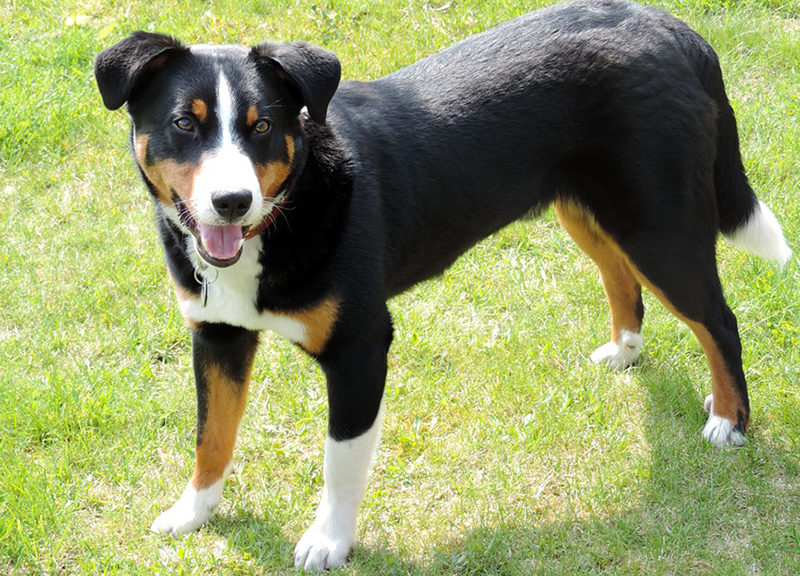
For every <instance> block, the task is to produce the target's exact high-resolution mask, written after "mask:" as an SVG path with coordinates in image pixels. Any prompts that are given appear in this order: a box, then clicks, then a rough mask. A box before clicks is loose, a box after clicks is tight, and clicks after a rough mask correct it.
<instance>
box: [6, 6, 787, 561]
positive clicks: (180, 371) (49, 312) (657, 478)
mask: <svg viewBox="0 0 800 576" xmlns="http://www.w3.org/2000/svg"><path fill="white" fill-rule="evenodd" d="M541 3H542V2H541V1H540V0H530V1H528V2H522V1H513V0H495V1H489V2H485V1H483V2H478V1H475V0H455V1H453V2H446V1H445V0H441V1H435V2H423V1H421V0H406V1H404V2H387V3H376V2H366V1H355V0H342V1H339V2H337V1H333V0H327V1H326V0H323V1H320V2H303V1H299V0H273V1H267V0H229V1H228V0H225V1H218V2H200V1H193V2H177V1H174V0H153V1H151V2H122V1H118V0H114V1H111V2H100V1H99V0H91V1H64V2H54V1H52V0H45V1H43V2H34V1H33V0H6V2H5V3H4V4H3V5H2V7H0V573H3V574H5V573H8V574H21V575H28V574H48V575H50V574H53V575H55V574H59V575H62V574H63V575H73V574H87V575H88V574H91V575H95V574H121V575H133V574H215V575H217V574H219V575H231V574H285V573H289V574H291V573H293V572H294V571H293V569H292V568H291V551H292V548H293V546H294V543H295V542H296V540H297V539H298V538H299V536H300V535H301V534H302V532H303V530H304V528H305V527H306V525H307V524H308V523H309V522H310V521H311V519H312V515H313V511H314V508H315V505H316V499H317V497H318V494H319V490H320V488H321V481H322V445H323V439H324V437H325V429H326V404H325V388H324V381H323V378H322V374H321V372H320V370H319V369H318V368H317V367H316V366H315V365H314V363H313V362H312V361H311V360H309V359H308V358H307V357H305V356H304V355H303V354H302V352H300V351H299V350H298V349H296V348H295V347H293V346H292V345H290V344H288V343H286V342H285V341H282V340H281V339H280V338H278V337H277V336H273V335H265V337H264V338H263V344H262V346H261V349H260V352H259V356H258V359H257V362H256V369H255V371H254V375H253V385H252V387H251V397H250V403H249V406H248V410H247V413H246V414H245V418H244V421H243V423H242V428H241V431H240V435H239V443H238V446H237V451H236V456H235V459H236V462H237V466H236V469H235V474H234V475H233V476H232V477H231V479H230V480H229V482H228V484H227V485H226V489H225V494H224V500H223V504H222V505H221V506H220V509H219V511H218V514H217V516H216V519H215V520H214V521H212V522H211V523H210V524H209V525H208V526H206V527H205V528H203V529H202V530H200V531H199V532H197V533H196V534H193V535H190V536H188V537H185V538H182V539H167V538H163V537H160V536H157V535H155V534H152V533H150V532H149V530H148V527H149V525H150V522H151V521H152V520H153V519H154V518H155V517H156V516H157V515H158V514H159V513H160V512H161V511H162V510H164V509H165V508H166V507H168V506H169V505H170V504H171V503H172V501H173V500H174V499H175V498H176V497H177V496H178V494H179V493H180V491H181V489H182V488H183V486H184V483H185V482H186V480H187V478H188V477H189V475H190V473H191V469H192V464H193V442H194V418H195V404H194V402H195V400H194V385H193V381H192V375H191V374H192V372H191V362H190V353H189V352H190V350H189V336H188V332H187V330H186V328H185V326H184V324H183V320H182V319H181V317H180V314H179V312H178V307H177V305H176V304H175V302H174V299H173V296H172V294H171V289H170V287H169V284H168V280H167V277H166V274H165V271H164V263H163V258H162V255H161V253H160V249H159V247H158V244H157V241H156V234H155V230H154V226H153V223H152V219H151V209H150V206H149V199H148V197H147V193H146V192H145V189H144V187H143V185H142V184H141V183H140V181H139V178H138V175H137V173H136V170H135V166H134V164H133V161H132V160H131V159H130V158H129V154H128V148H127V147H128V144H127V133H126V132H127V119H126V116H125V114H124V112H122V111H118V112H114V113H112V112H108V111H107V110H105V109H104V108H103V106H102V103H101V100H100V96H99V93H98V92H97V89H96V87H95V85H94V79H93V75H92V61H93V58H94V56H95V55H96V54H97V53H98V52H99V51H100V50H101V49H102V48H104V47H106V46H108V45H110V44H111V43H113V42H116V41H117V40H119V39H121V38H122V37H123V36H125V35H126V34H127V33H128V32H129V31H131V30H133V29H140V28H141V29H151V30H159V31H163V32H167V33H171V34H174V35H176V36H178V37H179V38H181V39H183V40H185V41H187V42H199V41H202V42H211V41H213V42H240V43H246V44H248V43H256V42H258V41H261V40H263V39H267V38H269V39H278V40H290V39H305V40H309V41H312V42H315V43H317V44H320V45H323V46H325V47H327V48H329V49H332V50H334V51H335V52H336V53H337V54H338V55H339V57H340V59H341V60H342V64H343V70H344V76H345V78H348V79H370V78H376V77H378V76H380V75H382V74H385V73H387V72H390V71H392V70H395V69H396V68H398V67H401V66H403V65H405V64H408V63H410V62H413V61H414V60H416V59H418V58H420V57H422V56H424V55H427V54H431V53H433V52H435V51H436V50H438V49H440V48H442V47H444V46H446V45H448V44H450V43H452V42H454V41H455V40H457V39H459V38H462V37H464V36H466V35H469V34H471V33H474V32H478V31H480V30H483V29H485V28H487V27H489V26H491V25H493V24H495V23H497V22H500V21H502V20H504V19H507V18H510V17H512V16H514V15H516V14H520V13H522V12H524V11H526V10H528V9H531V8H534V7H536V6H538V5H540V4H541ZM650 3H651V4H654V5H658V6H660V7H662V8H665V9H668V10H669V11H671V12H672V13H674V14H676V15H678V16H680V17H682V18H683V19H685V20H686V21H688V22H689V23H690V24H691V25H692V26H693V27H695V28H696V29H697V30H698V31H699V32H701V33H702V34H703V35H704V36H705V37H706V38H707V39H708V40H709V41H710V42H711V44H712V45H713V46H714V47H715V48H716V49H717V51H718V53H719V55H720V58H721V61H722V65H723V70H724V73H725V78H726V82H727V86H728V91H729V95H730V97H731V100H732V103H733V106H734V108H735V110H736V112H737V117H738V120H739V125H740V133H741V138H742V149H743V156H744V159H745V164H746V165H747V167H748V170H749V174H750V177H751V180H752V183H753V186H754V188H755V189H756V191H757V193H758V194H759V196H760V197H761V198H762V199H763V200H764V201H765V202H767V203H768V204H769V205H770V206H771V207H772V209H773V211H774V212H775V214H776V216H777V217H778V219H779V220H780V221H781V222H782V224H783V227H784V231H785V233H786V236H787V238H788V239H789V241H790V244H792V245H793V247H794V249H795V251H798V249H799V248H800V244H797V242H796V238H798V235H800V194H798V191H799V190H800V168H799V167H800V0H775V1H774V2H771V1H770V0H739V1H736V0H727V1H724V0H660V1H658V0H656V1H651V2H650ZM719 261H720V270H721V276H722V280H723V284H724V286H725V289H726V294H727V297H728V300H729V303H730V304H731V307H732V308H733V309H734V311H735V312H736V314H737V316H738V320H739V326H740V331H741V335H742V340H743V345H744V353H743V355H744V365H745V372H746V375H747V377H748V381H749V386H750V394H751V405H752V418H751V422H752V426H751V430H750V433H749V435H748V442H747V445H746V446H745V447H744V448H741V449H737V450H723V451H718V450H714V449H713V448H711V447H710V446H709V445H708V444H707V443H705V442H704V441H702V439H701V437H700V431H701V429H702V427H703V424H704V422H705V413H704V412H703V410H702V399H703V398H704V397H705V395H706V394H707V393H708V390H709V373H708V369H707V366H706V362H705V359H704V356H703V354H702V350H701V349H700V346H699V344H698V343H697V341H696V340H695V339H694V337H693V336H692V334H691V332H690V331H689V329H688V328H686V327H685V326H684V325H683V324H681V323H680V322H679V321H677V320H676V319H675V318H674V317H672V316H671V315H670V314H669V313H668V312H666V311H665V310H664V309H663V308H662V307H661V306H660V305H659V304H658V302H657V301H656V300H655V299H654V298H653V297H651V296H650V295H646V296H645V307H646V310H647V312H646V317H645V329H644V335H645V352H644V354H643V357H642V359H641V361H640V362H639V363H638V364H637V365H636V366H635V367H633V368H631V369H628V370H626V371H625V372H622V373H611V372H609V371H607V370H605V369H603V368H599V367H596V366H593V365H592V364H591V363H590V362H589V360H588V356H589V354H590V353H591V351H592V350H593V349H594V348H595V347H596V346H597V345H599V344H601V343H602V342H604V341H605V339H606V336H607V322H608V312H607V307H606V304H605V299H604V296H603V292H602V288H601V286H600V283H599V279H598V274H597V272H596V270H595V268H594V266H593V265H592V263H591V262H590V261H589V260H588V258H587V257H585V256H584V255H583V254H582V253H581V252H580V250H579V249H578V248H577V247H576V246H575V245H574V244H573V243H572V242H571V241H570V240H569V238H568V237H567V235H566V233H565V232H564V231H563V230H561V229H560V227H559V226H558V224H557V223H556V220H555V218H554V216H553V214H552V212H547V213H545V215H544V216H543V218H541V219H539V220H537V221H527V222H521V223H517V224H514V225H512V226H510V227H508V228H506V229H505V230H503V231H501V232H499V233H497V234H495V235H494V236H493V237H491V238H489V239H487V240H486V241H484V242H482V243H481V244H479V245H478V246H476V247H475V248H474V249H473V250H472V251H470V252H469V253H467V254H466V255H465V256H464V257H463V258H462V259H461V260H459V261H458V262H457V263H456V264H455V265H454V266H453V267H452V268H451V269H450V270H448V271H447V272H446V273H445V274H444V275H443V276H442V277H441V278H439V279H436V280H433V281H430V282H427V283H425V284H423V285H421V286H419V287H417V288H415V289H414V290H412V291H411V292H409V293H407V294H405V295H403V296H401V297H398V298H396V299H394V300H393V301H392V302H391V303H390V309H391V311H392V313H393V316H394V319H395V324H396V328H397V330H396V338H395V342H394V344H393V346H392V350H391V353H390V358H389V362H390V373H389V377H388V382H387V389H386V390H387V393H386V403H387V408H388V410H387V415H386V418H385V424H384V434H383V442H382V445H381V448H380V450H379V453H378V457H377V461H376V465H375V469H374V471H373V475H372V480H371V482H370V485H369V489H368V495H367V498H366V500H365V503H364V505H363V508H362V514H361V518H360V523H359V528H358V532H357V546H356V549H355V550H354V553H353V555H352V557H351V560H350V562H349V563H348V565H346V567H345V568H344V569H343V570H342V571H341V572H342V573H344V574H366V575H371V574H381V575H384V574H424V575H439V574H508V575H512V574H569V575H572V574H626V575H627V574H648V575H651V574H675V575H687V574H690V575H694V574H734V575H737V574H743V575H744V574H747V575H751V574H752V575H795V574H798V573H800V426H798V423H800V266H799V265H798V263H797V261H796V260H795V261H792V262H790V263H789V265H788V266H787V267H786V268H785V269H784V270H782V271H778V270H776V269H775V268H774V267H773V266H771V265H770V264H767V263H764V262H761V261H758V260H757V259H755V258H753V257H751V256H747V255H744V254H741V253H738V252H735V251H734V250H732V249H731V248H730V247H729V246H727V245H725V244H724V243H721V244H720V247H719Z"/></svg>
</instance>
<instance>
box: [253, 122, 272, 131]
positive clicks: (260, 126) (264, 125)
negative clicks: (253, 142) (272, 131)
mask: <svg viewBox="0 0 800 576" xmlns="http://www.w3.org/2000/svg"><path fill="white" fill-rule="evenodd" d="M269 128H270V125H269V120H267V119H266V118H261V119H260V120H259V121H258V122H256V123H255V126H253V130H255V132H256V134H266V133H267V132H269Z"/></svg>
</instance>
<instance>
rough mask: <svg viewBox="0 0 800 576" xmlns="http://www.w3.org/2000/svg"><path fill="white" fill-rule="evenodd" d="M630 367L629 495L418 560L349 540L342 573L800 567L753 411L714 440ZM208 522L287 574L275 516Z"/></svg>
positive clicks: (688, 397) (468, 540)
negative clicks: (641, 450) (640, 452)
mask: <svg viewBox="0 0 800 576" xmlns="http://www.w3.org/2000/svg"><path fill="white" fill-rule="evenodd" d="M645 362H646V360H645ZM633 370H634V378H633V380H632V382H631V385H634V386H641V387H643V389H644V390H645V393H646V394H645V397H646V408H645V414H643V415H642V422H643V427H644V434H645V438H646V441H647V443H648V444H649V448H650V451H649V458H650V462H649V466H645V467H644V468H645V469H644V470H642V471H640V474H639V478H637V479H636V482H637V486H636V488H635V490H634V492H635V494H636V498H634V499H632V501H631V502H629V503H627V504H625V505H623V506H621V507H620V509H619V510H616V511H614V512H612V513H608V512H607V511H606V512H601V513H598V514H597V515H596V517H594V516H593V515H591V514H590V515H589V516H588V517H587V516H586V515H585V514H584V515H578V514H572V515H571V516H570V517H568V518H565V519H564V520H563V521H543V522H541V523H537V524H535V525H527V526H526V525H519V524H515V523H513V522H512V523H509V522H504V521H502V520H497V521H495V520H494V519H487V522H486V525H484V526H482V527H480V528H477V529H475V530H473V531H471V532H469V533H467V534H465V535H462V536H459V537H456V538H454V539H453V540H451V541H448V542H438V543H437V542H421V543H420V546H423V547H424V548H425V550H424V552H423V556H424V558H423V559H422V560H414V561H411V560H408V559H406V558H404V557H403V556H402V555H400V554H398V553H395V552H393V551H389V550H387V549H384V548H374V547H369V546H364V545H358V544H357V545H356V547H355V550H354V551H353V553H352V554H351V557H350V559H349V562H348V564H347V567H346V568H345V570H344V573H348V574H370V575H371V574H381V575H385V574H509V575H511V574H600V573H639V572H641V571H643V572H646V573H650V572H657V573H669V574H705V573H718V572H719V573H740V572H741V573H746V572H747V570H746V569H745V568H746V567H747V566H752V565H753V564H754V563H755V564H757V565H759V567H760V568H761V569H762V570H764V573H800V572H798V570H795V569H794V568H796V567H797V566H798V565H800V530H798V529H797V518H796V517H794V514H796V511H797V506H796V505H794V504H793V505H786V503H787V502H796V501H797V498H798V494H800V463H798V459H797V457H796V455H794V454H793V453H792V452H791V451H790V450H789V449H788V448H783V447H781V446H778V445H776V444H775V443H773V442H771V441H770V439H769V438H768V437H767V436H766V435H765V434H764V433H762V432H761V430H760V429H759V425H758V423H757V422H755V423H754V429H753V430H751V433H750V434H749V436H748V438H749V439H748V443H747V445H746V446H745V447H743V448H739V449H728V450H716V449H714V448H712V447H711V446H710V445H708V444H707V443H706V442H705V441H703V440H702V439H701V438H700V430H701V429H702V426H703V423H704V421H705V418H706V414H705V412H703V410H702V398H700V397H698V395H697V393H696V391H695V390H694V388H693V387H692V385H691V383H690V382H688V380H686V379H685V378H684V377H682V376H681V375H680V373H679V372H677V371H670V370H660V369H658V368H657V367H654V366H652V365H651V366H647V368H646V369H638V368H634V369H633ZM213 529H214V530H216V531H217V532H218V533H219V534H220V535H221V536H223V537H226V538H227V539H228V545H229V546H230V547H231V548H234V549H237V550H238V551H240V552H242V553H244V554H245V555H247V556H248V557H249V558H251V559H253V560H254V561H256V562H257V563H258V565H259V566H261V567H262V568H263V569H264V570H265V572H267V573H273V572H275V571H279V572H283V571H284V570H285V571H287V573H291V557H292V550H293V546H294V543H293V542H290V541H289V540H288V539H287V537H286V536H285V533H284V532H283V528H282V526H281V525H280V524H279V522H278V521H275V522H270V521H269V520H266V519H264V518H259V517H257V516H255V515H250V514H248V513H247V512H242V511H240V512H239V513H238V514H237V515H235V516H233V517H231V518H218V519H217V520H216V521H215V522H214V523H213ZM764 535H769V537H768V538H766V539H765V538H764ZM751 551H752V552H751ZM788 567H792V569H791V570H790V571H789V572H787V571H786V570H787V569H788Z"/></svg>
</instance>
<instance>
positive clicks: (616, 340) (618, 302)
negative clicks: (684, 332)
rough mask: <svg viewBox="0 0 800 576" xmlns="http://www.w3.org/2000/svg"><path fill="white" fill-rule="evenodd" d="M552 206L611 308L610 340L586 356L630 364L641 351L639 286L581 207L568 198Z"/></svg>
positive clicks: (615, 366)
mask: <svg viewBox="0 0 800 576" xmlns="http://www.w3.org/2000/svg"><path fill="white" fill-rule="evenodd" d="M553 206H554V208H555V211H556V215H557V216H558V220H559V222H560V223H561V225H562V226H563V227H564V229H565V230H566V231H567V232H568V233H569V235H570V236H571V237H572V238H573V240H575V243H576V244H577V245H578V246H579V247H580V248H581V249H582V250H583V251H584V252H585V253H586V254H587V255H588V256H589V257H590V258H591V259H592V260H593V261H594V262H595V264H597V267H598V268H599V269H600V276H601V278H602V280H603V289H604V290H605V293H606V298H607V299H608V305H609V307H610V308H611V341H609V342H607V343H606V344H603V345H602V346H600V347H599V348H598V349H597V350H595V351H594V352H593V353H592V355H591V357H590V358H591V360H592V361H593V362H594V363H595V364H607V365H608V366H609V367H611V368H613V369H617V370H622V369H624V368H626V367H628V366H630V365H631V364H633V363H634V362H635V361H636V360H637V358H638V357H639V354H640V353H641V351H642V343H643V340H642V335H641V330H642V318H643V317H644V306H643V305H642V290H641V285H640V284H639V282H638V281H637V280H636V277H635V276H634V273H633V271H632V270H631V268H630V266H629V265H628V261H627V258H626V257H625V256H624V255H623V254H622V253H621V252H620V249H619V247H618V246H617V245H616V243H615V242H614V241H613V240H611V239H610V238H609V237H608V236H607V235H606V234H605V233H604V232H603V231H602V230H601V229H600V227H599V226H598V224H597V223H596V222H595V220H594V218H593V217H592V215H591V214H590V213H589V212H588V211H587V210H586V209H585V208H583V207H582V206H580V205H578V204H576V203H574V202H572V201H568V200H567V201H565V200H557V201H556V202H555V203H554V204H553Z"/></svg>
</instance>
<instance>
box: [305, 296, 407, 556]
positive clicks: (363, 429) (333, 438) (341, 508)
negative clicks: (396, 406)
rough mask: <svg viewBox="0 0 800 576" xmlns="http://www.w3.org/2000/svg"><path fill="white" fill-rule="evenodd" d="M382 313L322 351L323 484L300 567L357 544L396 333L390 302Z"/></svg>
mask: <svg viewBox="0 0 800 576" xmlns="http://www.w3.org/2000/svg"><path fill="white" fill-rule="evenodd" d="M382 318H383V319H384V321H378V322H374V321H373V322H371V323H372V326H373V327H372V329H369V328H364V331H363V332H362V333H361V334H359V335H358V336H356V337H353V338H352V339H351V338H347V339H340V340H338V341H336V339H334V341H333V342H332V343H331V345H330V346H329V348H328V349H326V351H325V352H324V353H323V354H322V355H321V356H320V357H319V361H320V365H321V366H322V368H323V370H324V371H325V375H326V377H327V384H328V404H329V409H330V416H329V426H328V438H327V440H326V441H325V466H324V486H323V488H322V496H321V499H320V503H319V506H318V508H317V512H316V517H315V519H314V523H313V524H312V525H311V527H310V528H308V530H306V532H305V534H304V535H303V537H302V538H301V539H300V541H299V542H298V544H297V546H296V547H295V553H294V554H295V556H294V558H295V567H297V568H304V569H305V570H315V571H319V570H327V569H330V568H336V567H338V566H341V565H342V564H343V563H344V562H345V560H346V559H347V555H348V554H349V552H350V549H351V547H352V546H353V541H354V536H355V527H356V518H357V516H358V510H359V508H360V506H361V501H362V500H363V498H364V492H365V490H366V485H367V478H368V476H369V469H370V466H371V464H372V459H373V456H374V454H375V450H376V448H377V445H378V439H379V437H380V429H381V402H382V398H383V389H384V384H385V380H386V354H387V352H388V349H389V345H390V343H391V339H392V328H391V320H390V319H389V313H388V311H386V310H385V308H384V310H383V317H382Z"/></svg>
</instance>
